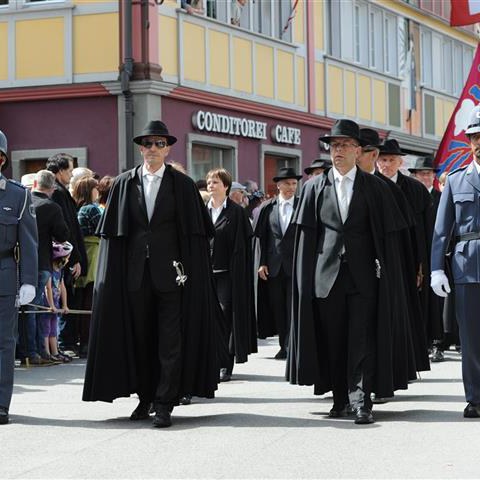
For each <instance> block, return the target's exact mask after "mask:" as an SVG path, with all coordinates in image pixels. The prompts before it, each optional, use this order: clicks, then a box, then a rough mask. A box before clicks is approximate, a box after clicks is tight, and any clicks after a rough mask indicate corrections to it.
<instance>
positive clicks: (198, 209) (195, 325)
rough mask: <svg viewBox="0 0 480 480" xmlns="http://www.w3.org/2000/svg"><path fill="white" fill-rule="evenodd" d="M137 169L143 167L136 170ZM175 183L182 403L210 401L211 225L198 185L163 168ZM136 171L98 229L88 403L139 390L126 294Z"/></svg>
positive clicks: (214, 377) (121, 181)
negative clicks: (181, 279) (185, 399)
mask: <svg viewBox="0 0 480 480" xmlns="http://www.w3.org/2000/svg"><path fill="white" fill-rule="evenodd" d="M137 168H140V167H137ZM166 168H167V169H169V170H170V173H171V175H172V177H173V181H174V191H175V202H176V206H177V211H178V215H177V229H178V237H179V242H180V253H181V261H182V264H183V267H184V271H185V274H186V275H187V276H188V279H187V281H186V283H185V285H184V287H183V289H184V290H183V294H182V336H183V346H182V347H183V350H182V353H183V359H182V362H183V368H182V381H181V386H180V391H179V397H181V396H183V395H185V394H191V395H195V396H198V397H207V398H212V397H213V396H214V392H215V390H216V389H217V383H218V371H219V367H218V361H217V352H216V339H215V335H216V323H217V317H216V315H221V311H220V306H219V305H218V301H217V299H216V294H215V290H214V285H213V279H212V273H211V263H210V246H209V242H208V239H209V237H212V236H213V235H214V231H213V225H212V222H211V220H210V218H209V216H208V213H207V210H206V208H205V205H204V203H203V201H202V199H201V197H200V194H199V192H198V189H197V187H196V186H195V183H194V182H193V180H191V179H190V178H189V177H187V176H186V175H184V174H183V173H180V172H178V171H177V170H175V169H173V168H171V166H170V165H166ZM135 175H136V169H132V170H129V171H128V172H125V173H123V174H121V175H120V176H119V177H117V179H116V180H115V183H114V185H113V187H112V189H111V192H110V194H109V198H108V202H107V208H106V209H105V212H104V214H103V217H102V220H101V222H100V224H99V226H98V228H97V234H98V235H100V236H101V241H100V252H99V259H98V267H97V276H96V281H95V289H94V299H93V312H92V321H91V327H90V341H89V348H88V360H87V368H86V373H85V384H84V390H83V400H85V401H97V400H100V401H105V402H111V401H113V400H114V399H115V398H118V397H128V396H130V394H132V393H135V392H136V391H137V381H136V365H135V355H134V347H133V342H132V338H133V335H132V316H131V314H130V308H131V307H130V305H129V303H128V295H127V282H126V278H127V269H126V259H127V249H126V245H127V236H128V227H129V226H128V191H129V188H130V186H131V185H132V180H133V179H134V178H135Z"/></svg>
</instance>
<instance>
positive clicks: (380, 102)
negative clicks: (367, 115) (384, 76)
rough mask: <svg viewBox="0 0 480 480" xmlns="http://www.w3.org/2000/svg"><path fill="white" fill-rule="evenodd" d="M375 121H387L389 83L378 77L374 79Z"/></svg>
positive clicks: (384, 122)
mask: <svg viewBox="0 0 480 480" xmlns="http://www.w3.org/2000/svg"><path fill="white" fill-rule="evenodd" d="M373 121H374V122H376V123H383V124H386V123H387V85H386V84H385V82H383V81H382V80H377V79H373Z"/></svg>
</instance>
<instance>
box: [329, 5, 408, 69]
mask: <svg viewBox="0 0 480 480" xmlns="http://www.w3.org/2000/svg"><path fill="white" fill-rule="evenodd" d="M328 6H329V16H330V22H329V25H330V32H329V33H330V44H329V51H330V54H331V55H332V56H334V57H337V58H341V59H342V60H346V61H350V62H354V63H357V64H359V65H362V66H365V67H368V68H370V69H373V70H376V71H378V72H383V73H388V74H390V75H393V76H398V75H399V72H398V63H399V47H400V39H399V29H398V17H397V16H395V15H392V14H390V13H388V12H387V11H386V10H383V9H381V8H378V7H377V6H375V5H372V4H370V3H369V2H366V1H365V0H342V1H341V2H339V1H338V0H329V4H328Z"/></svg>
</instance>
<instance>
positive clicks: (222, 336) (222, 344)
mask: <svg viewBox="0 0 480 480" xmlns="http://www.w3.org/2000/svg"><path fill="white" fill-rule="evenodd" d="M213 278H214V279H215V287H216V291H217V298H218V301H219V303H220V307H221V309H222V312H223V315H222V318H221V319H220V322H221V323H220V324H219V325H218V326H217V327H218V335H217V342H218V344H217V345H218V359H219V362H220V368H226V369H227V372H228V373H229V374H230V375H231V374H232V371H233V361H234V357H235V355H234V354H233V353H232V352H234V345H233V333H232V328H233V313H232V280H231V278H230V273H229V272H219V273H214V274H213Z"/></svg>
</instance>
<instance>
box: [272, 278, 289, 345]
mask: <svg viewBox="0 0 480 480" xmlns="http://www.w3.org/2000/svg"><path fill="white" fill-rule="evenodd" d="M267 289H268V301H269V308H270V312H271V313H272V315H273V318H274V319H275V326H276V328H277V332H278V343H279V344H280V348H281V349H283V350H286V349H287V346H288V337H289V333H290V319H291V309H292V277H291V276H289V275H286V274H285V272H284V271H283V269H280V272H279V274H278V275H277V276H276V277H268V280H267Z"/></svg>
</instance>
